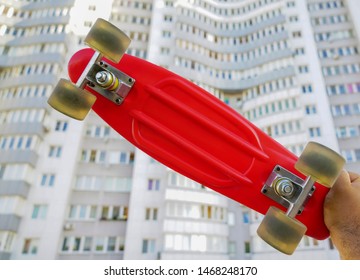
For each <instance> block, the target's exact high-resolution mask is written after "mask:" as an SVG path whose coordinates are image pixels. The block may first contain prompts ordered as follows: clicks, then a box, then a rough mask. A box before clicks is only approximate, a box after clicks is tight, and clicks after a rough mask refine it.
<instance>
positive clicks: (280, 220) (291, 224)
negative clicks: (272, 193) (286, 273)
mask: <svg viewBox="0 0 360 280" xmlns="http://www.w3.org/2000/svg"><path fill="white" fill-rule="evenodd" d="M306 230H307V228H306V226H305V225H303V224H302V223H300V222H299V221H297V220H295V219H293V218H290V217H289V216H286V214H285V213H284V212H282V211H281V210H279V209H278V208H276V207H270V208H269V210H268V212H267V213H266V215H265V217H264V219H263V220H262V222H261V224H260V226H259V228H258V230H257V234H258V235H259V236H260V237H261V238H262V239H263V240H264V241H265V242H266V243H268V244H269V245H271V246H272V247H274V248H275V249H277V250H279V251H280V252H282V253H285V254H287V255H291V254H292V253H293V252H294V251H295V249H296V248H297V246H298V245H299V243H300V241H301V239H302V237H303V236H304V234H305V232H306Z"/></svg>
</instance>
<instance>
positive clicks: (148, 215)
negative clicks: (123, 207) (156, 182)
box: [145, 208, 158, 221]
mask: <svg viewBox="0 0 360 280" xmlns="http://www.w3.org/2000/svg"><path fill="white" fill-rule="evenodd" d="M157 218H158V209H157V208H146V209H145V220H147V221H150V220H153V221H156V220H157Z"/></svg>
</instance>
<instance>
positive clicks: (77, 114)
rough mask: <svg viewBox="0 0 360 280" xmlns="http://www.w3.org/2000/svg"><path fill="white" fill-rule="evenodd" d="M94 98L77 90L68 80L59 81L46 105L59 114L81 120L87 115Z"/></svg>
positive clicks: (81, 90)
mask: <svg viewBox="0 0 360 280" xmlns="http://www.w3.org/2000/svg"><path fill="white" fill-rule="evenodd" d="M95 100H96V97H95V96H94V95H92V94H91V93H89V92H87V91H85V90H83V89H81V88H78V87H77V86H75V85H74V84H73V83H71V82H70V81H68V80H64V79H61V80H60V81H59V82H58V84H57V85H56V87H55V88H54V91H53V92H52V94H51V96H50V98H49V100H48V103H49V105H50V106H51V107H53V108H54V109H56V110H58V111H59V112H61V113H63V114H65V115H67V116H69V117H71V118H74V119H77V120H83V119H84V118H85V117H86V115H87V114H88V113H89V111H90V109H91V107H92V105H93V104H94V103H95Z"/></svg>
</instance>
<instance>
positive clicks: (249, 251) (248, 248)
mask: <svg viewBox="0 0 360 280" xmlns="http://www.w3.org/2000/svg"><path fill="white" fill-rule="evenodd" d="M244 247H245V253H246V254H250V253H251V246H250V241H245V243H244Z"/></svg>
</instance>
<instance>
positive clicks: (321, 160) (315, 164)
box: [295, 142, 345, 188]
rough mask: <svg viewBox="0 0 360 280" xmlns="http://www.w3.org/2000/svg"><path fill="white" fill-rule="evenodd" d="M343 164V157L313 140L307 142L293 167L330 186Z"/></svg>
mask: <svg viewBox="0 0 360 280" xmlns="http://www.w3.org/2000/svg"><path fill="white" fill-rule="evenodd" d="M344 164H345V159H344V158H343V157H342V156H340V155H339V154H338V153H336V152H334V151H333V150H331V149H329V148H327V147H325V146H323V145H321V144H319V143H315V142H309V143H308V144H307V145H306V147H305V149H304V151H303V152H302V154H301V155H300V157H299V159H298V161H297V162H296V164H295V168H296V169H297V170H299V171H300V172H301V173H303V174H305V175H307V176H311V177H313V178H314V179H315V180H316V181H317V182H319V183H320V184H323V185H324V186H326V187H329V188H331V187H332V185H333V184H334V182H335V181H336V179H337V177H338V176H339V174H340V172H341V170H342V169H343V167H344Z"/></svg>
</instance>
